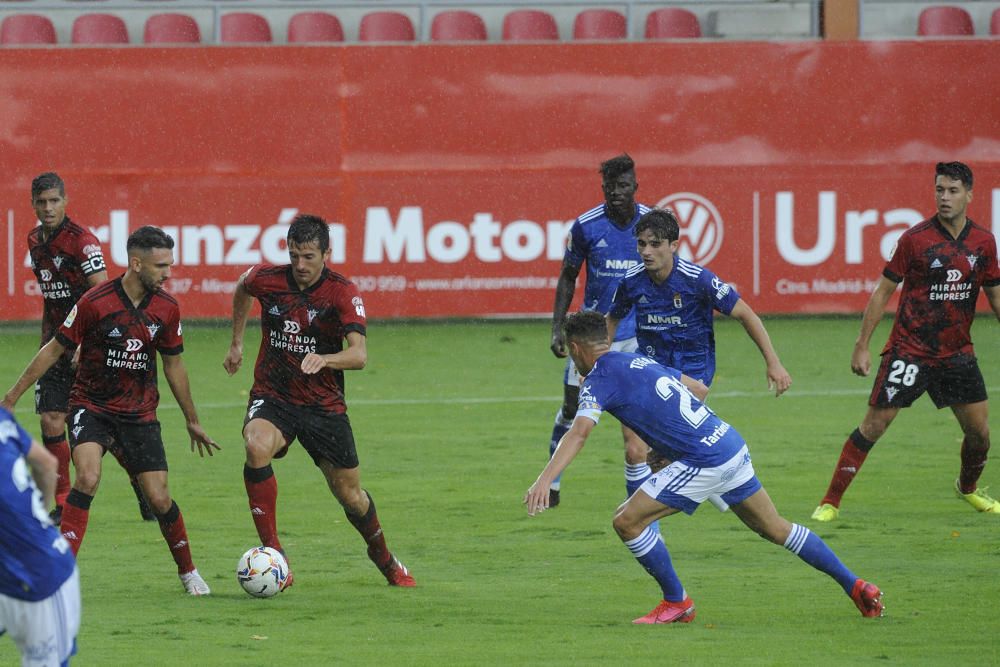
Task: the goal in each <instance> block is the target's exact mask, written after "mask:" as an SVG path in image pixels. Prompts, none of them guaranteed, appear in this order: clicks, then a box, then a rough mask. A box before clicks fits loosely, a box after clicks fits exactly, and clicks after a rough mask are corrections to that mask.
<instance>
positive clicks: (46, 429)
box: [39, 412, 66, 437]
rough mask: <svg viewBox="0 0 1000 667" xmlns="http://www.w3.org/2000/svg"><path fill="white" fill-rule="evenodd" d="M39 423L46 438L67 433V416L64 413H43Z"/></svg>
mask: <svg viewBox="0 0 1000 667" xmlns="http://www.w3.org/2000/svg"><path fill="white" fill-rule="evenodd" d="M39 422H40V423H41V426H42V435H44V436H48V437H52V436H57V435H65V433H66V415H65V414H64V413H62V412H43V413H42V414H40V415H39Z"/></svg>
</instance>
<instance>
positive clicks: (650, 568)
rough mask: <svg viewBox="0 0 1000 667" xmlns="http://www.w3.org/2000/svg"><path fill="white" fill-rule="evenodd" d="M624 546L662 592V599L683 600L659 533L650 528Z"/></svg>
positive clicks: (680, 588)
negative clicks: (654, 580)
mask: <svg viewBox="0 0 1000 667" xmlns="http://www.w3.org/2000/svg"><path fill="white" fill-rule="evenodd" d="M625 546H627V547H628V550H629V551H631V552H632V555H633V556H635V559H636V560H637V561H639V564H640V565H642V566H643V567H644V568H646V572H649V573H650V574H651V575H652V576H653V579H656V583H658V584H659V585H660V589H661V590H662V591H663V599H664V600H668V601H670V602H680V601H681V600H683V599H684V597H685V594H684V586H682V585H681V580H680V579H678V578H677V573H676V572H674V566H673V564H672V563H671V562H670V552H669V551H667V545H666V544H664V543H663V540H661V539H660V535H659V533H657V532H656V531H654V530H653V529H652V528H651V527H650V526H646V529H645V530H643V531H642V534H640V535H639V537H637V538H635V539H634V540H628V541H627V542H625Z"/></svg>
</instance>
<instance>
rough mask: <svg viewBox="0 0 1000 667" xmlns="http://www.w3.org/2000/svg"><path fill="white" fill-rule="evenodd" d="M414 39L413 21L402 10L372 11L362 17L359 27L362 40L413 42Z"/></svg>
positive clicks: (360, 39)
mask: <svg viewBox="0 0 1000 667" xmlns="http://www.w3.org/2000/svg"><path fill="white" fill-rule="evenodd" d="M414 39H416V34H415V32H414V30H413V22H412V21H410V17H409V16H407V15H406V14H403V13H400V12H389V11H383V12H370V13H368V14H365V15H364V16H363V17H362V18H361V25H360V26H359V27H358V40H359V41H361V42H412V41H413V40H414Z"/></svg>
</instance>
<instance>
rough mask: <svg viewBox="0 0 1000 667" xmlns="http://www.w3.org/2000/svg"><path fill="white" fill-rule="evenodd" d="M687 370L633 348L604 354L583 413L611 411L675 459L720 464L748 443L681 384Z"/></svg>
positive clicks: (587, 384) (587, 387)
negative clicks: (672, 366) (662, 363)
mask: <svg viewBox="0 0 1000 667" xmlns="http://www.w3.org/2000/svg"><path fill="white" fill-rule="evenodd" d="M680 377H681V372H680V371H678V370H677V369H676V368H669V367H667V366H662V365H660V364H658V363H656V362H655V361H653V360H652V359H650V358H649V357H645V356H642V355H640V354H629V353H627V352H608V353H606V354H604V355H602V356H601V358H600V359H598V360H597V363H596V364H595V365H594V368H593V369H592V370H591V371H590V373H589V374H588V375H587V377H586V378H584V379H583V382H582V383H581V386H580V403H579V407H578V408H577V413H576V416H577V417H586V418H588V419H591V420H593V421H594V422H597V421H598V420H599V419H600V416H601V412H603V411H607V412H610V413H611V414H612V415H614V416H615V417H616V418H617V419H618V421H620V422H621V423H622V424H624V425H625V426H628V427H629V428H630V429H632V430H633V431H635V432H636V433H638V434H639V437H641V438H642V439H643V440H644V441H645V442H646V444H647V445H649V446H650V447H652V448H653V449H655V450H656V451H658V452H660V453H661V454H663V455H665V456H667V457H668V458H670V459H671V460H673V461H682V462H684V463H685V464H687V465H689V466H692V467H696V468H712V467H715V466H720V465H722V464H723V463H725V462H726V461H728V460H729V459H731V458H733V457H734V456H735V455H736V454H737V453H738V452H739V451H740V449H742V448H743V446H744V444H745V443H744V441H743V438H742V436H740V434H739V433H737V432H736V429H734V428H733V427H731V426H730V425H729V424H727V423H726V422H724V421H722V420H721V419H719V418H718V417H717V416H716V414H715V413H714V412H712V410H711V409H709V407H708V406H707V405H704V404H703V403H702V402H701V401H699V400H698V399H697V398H695V396H694V394H692V393H691V392H690V391H688V388H687V387H685V386H684V384H683V383H681V380H680Z"/></svg>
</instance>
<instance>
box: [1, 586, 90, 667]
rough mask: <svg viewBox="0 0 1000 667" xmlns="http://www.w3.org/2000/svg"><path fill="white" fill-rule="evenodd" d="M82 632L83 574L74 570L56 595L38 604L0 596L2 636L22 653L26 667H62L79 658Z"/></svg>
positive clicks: (23, 663) (22, 663) (22, 660)
mask: <svg viewBox="0 0 1000 667" xmlns="http://www.w3.org/2000/svg"><path fill="white" fill-rule="evenodd" d="M79 630H80V571H79V570H77V569H76V568H74V569H73V574H71V575H70V577H69V579H67V580H66V581H65V582H64V583H63V585H62V586H60V587H59V590H57V591H56V592H55V593H53V594H52V595H50V596H49V597H47V598H45V599H44V600H39V601H37V602H30V601H28V600H18V599H17V598H11V597H7V596H6V595H0V633H3V632H4V631H6V632H7V633H8V634H10V637H11V639H13V640H14V643H15V644H16V645H17V650H19V651H20V652H21V665H22V666H23V667H28V666H30V667H59V665H62V664H65V663H66V662H68V661H69V658H70V656H73V655H76V633H77V632H79Z"/></svg>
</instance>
